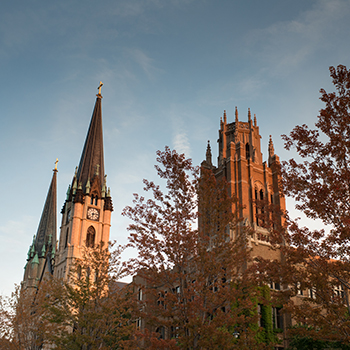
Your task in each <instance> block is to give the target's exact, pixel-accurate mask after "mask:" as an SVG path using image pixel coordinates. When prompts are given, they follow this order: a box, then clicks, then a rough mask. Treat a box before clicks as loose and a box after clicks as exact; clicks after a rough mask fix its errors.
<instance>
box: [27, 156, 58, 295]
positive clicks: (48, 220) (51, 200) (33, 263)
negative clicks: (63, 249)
mask: <svg viewBox="0 0 350 350" xmlns="http://www.w3.org/2000/svg"><path fill="white" fill-rule="evenodd" d="M57 162H58V160H56V163H55V164H56V166H55V169H54V170H53V175H52V179H51V184H50V187H49V190H48V193H47V196H46V201H45V204H44V208H43V211H42V214H41V218H40V222H39V226H38V230H37V233H36V235H35V236H34V238H33V243H32V244H31V246H30V248H29V251H28V257H27V264H26V266H25V271H24V277H23V282H22V284H23V288H28V287H34V288H36V287H37V286H38V283H39V282H40V281H41V280H42V278H43V277H44V273H45V272H49V273H50V274H51V275H52V274H53V264H52V262H53V259H54V254H55V253H54V251H55V247H56V240H57Z"/></svg>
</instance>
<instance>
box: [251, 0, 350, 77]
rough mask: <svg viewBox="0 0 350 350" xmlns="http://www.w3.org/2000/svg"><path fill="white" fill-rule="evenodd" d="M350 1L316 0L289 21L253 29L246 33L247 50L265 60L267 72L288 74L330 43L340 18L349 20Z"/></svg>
mask: <svg viewBox="0 0 350 350" xmlns="http://www.w3.org/2000/svg"><path fill="white" fill-rule="evenodd" d="M349 15H350V2H349V1H344V0H319V1H318V2H316V4H315V5H314V7H313V8H312V9H311V10H309V11H306V12H304V13H302V14H300V15H299V16H298V18H295V19H293V20H292V21H284V22H278V23H275V24H273V25H271V26H269V27H267V28H265V29H259V30H254V31H252V32H250V33H249V34H248V36H247V42H248V49H249V50H250V49H253V50H254V55H256V57H257V59H258V60H260V59H262V60H263V61H264V62H265V67H266V68H268V70H269V74H273V75H280V74H289V73H290V72H291V71H293V70H294V68H296V67H298V66H299V65H300V64H302V63H304V62H305V61H306V60H307V59H309V58H310V57H311V55H313V54H315V53H316V52H317V51H324V50H327V48H329V47H331V45H332V37H333V36H334V35H338V31H339V26H340V25H341V23H342V21H348V18H349Z"/></svg>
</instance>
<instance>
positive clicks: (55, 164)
mask: <svg viewBox="0 0 350 350" xmlns="http://www.w3.org/2000/svg"><path fill="white" fill-rule="evenodd" d="M57 163H58V158H56V162H55V169H54V171H58V170H57Z"/></svg>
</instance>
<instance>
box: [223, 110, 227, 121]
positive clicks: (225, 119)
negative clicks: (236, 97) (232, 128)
mask: <svg viewBox="0 0 350 350" xmlns="http://www.w3.org/2000/svg"><path fill="white" fill-rule="evenodd" d="M224 123H225V124H226V123H227V118H226V110H224Z"/></svg>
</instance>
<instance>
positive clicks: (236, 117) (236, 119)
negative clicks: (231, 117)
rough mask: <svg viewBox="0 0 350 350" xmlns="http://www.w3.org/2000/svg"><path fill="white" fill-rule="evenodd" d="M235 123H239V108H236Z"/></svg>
mask: <svg viewBox="0 0 350 350" xmlns="http://www.w3.org/2000/svg"><path fill="white" fill-rule="evenodd" d="M235 121H236V123H238V109H237V106H236V107H235Z"/></svg>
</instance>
